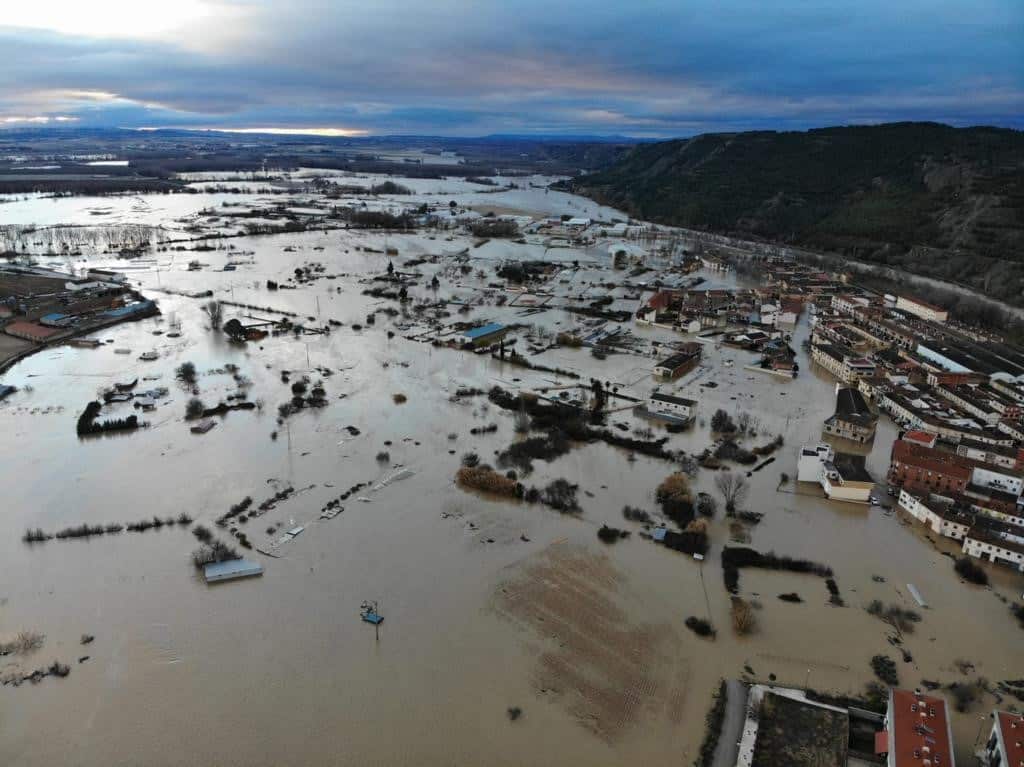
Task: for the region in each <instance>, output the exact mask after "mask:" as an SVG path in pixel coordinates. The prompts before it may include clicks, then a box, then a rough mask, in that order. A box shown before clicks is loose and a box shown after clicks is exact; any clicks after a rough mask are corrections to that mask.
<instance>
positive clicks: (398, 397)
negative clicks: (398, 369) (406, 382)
mask: <svg viewBox="0 0 1024 767" xmlns="http://www.w3.org/2000/svg"><path fill="white" fill-rule="evenodd" d="M408 399H409V398H408V397H406V396H405V395H404V394H392V395H391V401H392V402H394V403H395V404H396V405H404V404H405V403H406V402H407V401H408Z"/></svg>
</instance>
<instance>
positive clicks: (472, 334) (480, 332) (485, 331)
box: [462, 322, 505, 338]
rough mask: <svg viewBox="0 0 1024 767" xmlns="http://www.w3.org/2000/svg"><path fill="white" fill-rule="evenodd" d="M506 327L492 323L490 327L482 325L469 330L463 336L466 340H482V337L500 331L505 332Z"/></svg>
mask: <svg viewBox="0 0 1024 767" xmlns="http://www.w3.org/2000/svg"><path fill="white" fill-rule="evenodd" d="M504 329H505V326H504V325H499V324H498V323H497V322H492V323H490V324H489V325H481V326H480V327H478V328H473V329H472V330H467V331H466V332H465V333H463V334H462V335H463V336H465V337H466V338H481V337H482V336H489V335H490V334H491V333H497V332H498V331H499V330H504Z"/></svg>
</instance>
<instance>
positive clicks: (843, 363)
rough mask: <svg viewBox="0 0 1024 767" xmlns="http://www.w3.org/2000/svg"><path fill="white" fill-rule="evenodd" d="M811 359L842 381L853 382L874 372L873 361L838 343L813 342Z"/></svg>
mask: <svg viewBox="0 0 1024 767" xmlns="http://www.w3.org/2000/svg"><path fill="white" fill-rule="evenodd" d="M811 359H813V360H814V361H815V362H817V363H818V364H819V365H821V366H822V367H823V368H825V369H826V370H827V371H828V372H830V373H831V374H832V375H834V376H835V377H836V378H838V379H839V380H840V381H842V382H843V383H854V382H855V381H857V380H858V379H860V378H866V377H870V376H873V375H874V374H875V363H874V362H872V361H871V360H869V359H867V358H866V357H860V356H858V355H856V354H855V353H854V352H853V351H852V350H850V349H847V348H844V347H842V346H840V345H839V344H815V345H814V346H812V347H811Z"/></svg>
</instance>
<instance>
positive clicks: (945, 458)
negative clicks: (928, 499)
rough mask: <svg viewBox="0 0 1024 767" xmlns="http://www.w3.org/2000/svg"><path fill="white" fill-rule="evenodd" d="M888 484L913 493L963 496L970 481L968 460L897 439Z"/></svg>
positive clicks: (891, 457)
mask: <svg viewBox="0 0 1024 767" xmlns="http://www.w3.org/2000/svg"><path fill="white" fill-rule="evenodd" d="M889 481H890V482H892V483H893V484H895V485H899V486H900V487H902V488H905V489H907V490H910V491H911V492H922V493H927V492H936V493H942V494H943V495H949V494H950V493H954V494H956V493H962V492H963V491H964V490H966V489H967V485H968V484H969V483H970V481H971V467H970V466H969V465H968V463H967V460H966V459H964V458H961V457H960V456H957V455H954V454H952V453H946V452H943V451H941V450H936V449H934V448H927V447H924V446H923V445H918V444H915V443H913V442H908V441H906V440H902V439H898V440H896V441H895V442H894V443H893V445H892V453H891V455H890V463H889Z"/></svg>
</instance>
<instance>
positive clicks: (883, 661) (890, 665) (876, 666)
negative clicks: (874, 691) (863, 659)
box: [871, 655, 900, 687]
mask: <svg viewBox="0 0 1024 767" xmlns="http://www.w3.org/2000/svg"><path fill="white" fill-rule="evenodd" d="M871 670H872V671H874V672H875V676H877V677H878V678H879V679H881V680H882V681H883V682H885V683H886V684H887V685H889V686H890V687H896V686H897V685H899V683H900V678H899V673H897V671H896V662H895V661H894V660H893V659H892V658H890V657H889V656H887V655H875V656H874V657H873V658H871Z"/></svg>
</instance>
